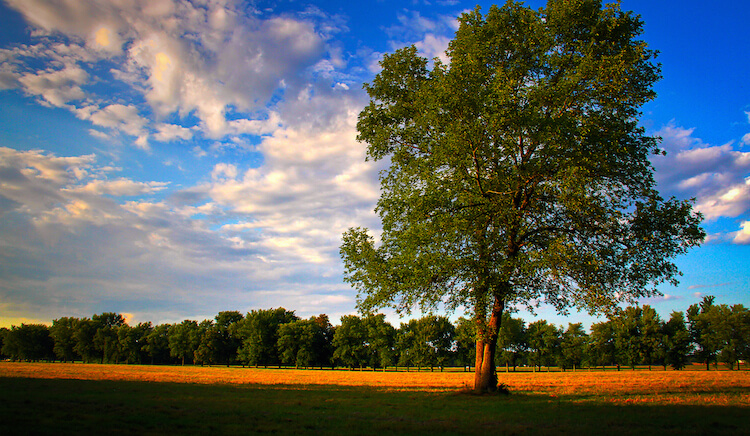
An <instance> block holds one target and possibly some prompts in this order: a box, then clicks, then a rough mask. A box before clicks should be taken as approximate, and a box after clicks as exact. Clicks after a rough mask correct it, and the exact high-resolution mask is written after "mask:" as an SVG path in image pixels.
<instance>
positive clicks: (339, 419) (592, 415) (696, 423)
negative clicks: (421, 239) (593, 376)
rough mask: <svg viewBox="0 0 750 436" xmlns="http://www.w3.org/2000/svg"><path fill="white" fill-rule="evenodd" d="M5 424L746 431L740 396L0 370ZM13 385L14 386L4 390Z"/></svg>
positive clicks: (253, 430) (80, 430)
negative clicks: (722, 402) (39, 374)
mask: <svg viewBox="0 0 750 436" xmlns="http://www.w3.org/2000/svg"><path fill="white" fill-rule="evenodd" d="M0 392H5V393H6V401H5V402H4V404H3V407H0V434H28V433H34V434H53V433H54V434H85V433H102V432H107V433H112V434H125V433H128V434H133V433H138V434H164V433H180V434H207V433H214V434H236V433H240V434H258V433H283V434H294V433H296V434H362V435H378V436H382V435H383V434H410V435H411V434H430V435H436V434H437V435H439V434H479V433H492V434H519V435H520V434H524V435H525V434H609V435H620V434H623V435H625V434H638V435H641V434H646V435H648V434H659V435H670V434H675V435H677V434H679V435H685V434H688V435H691V434H715V433H721V434H729V435H732V434H747V433H748V427H747V414H748V408H747V407H742V406H710V405H707V406H684V405H643V404H638V405H619V404H608V403H596V402H593V401H588V400H586V399H584V398H581V397H576V396H568V397H554V396H551V395H538V394H525V393H511V394H510V395H494V396H474V395H467V394H463V393H458V392H446V391H440V390H434V391H429V390H393V389H381V388H373V387H347V386H338V385H333V386H331V385H254V384H243V385H232V384H212V385H207V384H187V383H159V382H133V381H89V380H61V379H56V380H50V379H24V378H0ZM7 393H12V395H7Z"/></svg>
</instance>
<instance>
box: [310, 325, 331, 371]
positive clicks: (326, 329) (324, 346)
mask: <svg viewBox="0 0 750 436" xmlns="http://www.w3.org/2000/svg"><path fill="white" fill-rule="evenodd" d="M310 319H312V320H313V321H314V322H315V323H316V324H317V325H318V326H319V327H320V331H321V332H322V334H323V342H321V343H319V344H316V347H318V349H317V350H316V351H315V353H316V355H317V356H319V361H318V362H316V365H320V366H326V365H330V364H332V363H333V335H334V333H335V328H334V327H333V326H332V325H331V322H330V320H329V319H328V315H326V314H323V313H322V314H320V315H318V316H316V317H313V318H310Z"/></svg>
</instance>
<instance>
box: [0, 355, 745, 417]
mask: <svg viewBox="0 0 750 436" xmlns="http://www.w3.org/2000/svg"><path fill="white" fill-rule="evenodd" d="M498 376H499V378H500V382H501V383H504V384H505V385H507V386H508V388H509V389H510V391H511V392H512V393H521V394H532V395H541V396H544V397H548V398H549V399H550V400H551V401H555V400H557V401H560V400H565V401H571V402H581V403H586V402H596V403H602V402H605V403H612V404H628V405H637V404H644V405H713V406H721V405H731V406H740V407H750V371H704V370H684V371H662V370H653V371H648V370H637V371H632V370H629V369H623V370H621V371H613V370H607V371H601V370H594V371H586V370H579V371H576V372H573V371H567V372H537V373H530V372H517V373H513V372H511V373H504V372H500V373H499V374H498ZM0 377H13V378H41V379H71V380H113V381H139V382H165V383H192V384H233V385H261V386H262V385H269V386H275V387H277V388H283V387H289V388H293V389H305V388H306V387H308V388H312V387H314V386H324V385H328V386H331V385H335V386H351V387H358V386H363V387H364V386H366V387H372V388H377V389H382V390H385V391H433V392H436V391H437V392H440V391H442V392H446V391H461V390H466V388H467V387H468V386H470V385H471V384H472V381H473V373H471V372H462V371H446V372H437V371H436V372H416V371H411V372H405V371H399V372H390V371H389V372H380V371H377V372H374V371H347V370H330V369H325V370H296V369H270V368H269V369H265V368H240V367H229V368H227V367H220V366H215V367H199V366H184V367H181V366H140V365H98V364H81V363H75V364H72V363H18V362H0Z"/></svg>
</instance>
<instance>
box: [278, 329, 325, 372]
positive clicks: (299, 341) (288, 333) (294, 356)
mask: <svg viewBox="0 0 750 436" xmlns="http://www.w3.org/2000/svg"><path fill="white" fill-rule="evenodd" d="M318 321H319V319H317V318H316V317H312V318H310V319H305V320H294V321H292V322H288V323H286V324H282V325H280V326H279V332H278V335H279V340H278V342H277V347H278V350H279V358H280V359H281V363H283V364H285V365H294V366H295V367H305V368H307V367H309V366H315V365H324V364H327V363H329V362H330V357H329V356H328V350H327V348H328V347H327V346H326V341H327V338H326V332H325V330H324V327H325V326H324V325H321V324H320V323H319V322H318Z"/></svg>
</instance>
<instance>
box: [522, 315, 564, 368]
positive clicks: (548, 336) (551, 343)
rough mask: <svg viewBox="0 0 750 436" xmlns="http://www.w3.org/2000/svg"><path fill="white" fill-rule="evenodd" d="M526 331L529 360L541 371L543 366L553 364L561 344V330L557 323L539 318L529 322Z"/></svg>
mask: <svg viewBox="0 0 750 436" xmlns="http://www.w3.org/2000/svg"><path fill="white" fill-rule="evenodd" d="M526 331H527V336H526V337H527V343H528V346H529V352H528V356H529V362H530V363H531V364H532V365H533V366H536V367H538V368H539V370H540V371H541V369H542V366H547V367H549V366H552V365H553V364H554V363H555V355H556V353H557V352H558V348H559V345H560V337H559V331H558V330H557V328H556V327H555V325H554V324H548V323H547V321H545V320H539V321H535V322H533V323H531V324H529V327H528V329H527V330H526Z"/></svg>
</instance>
